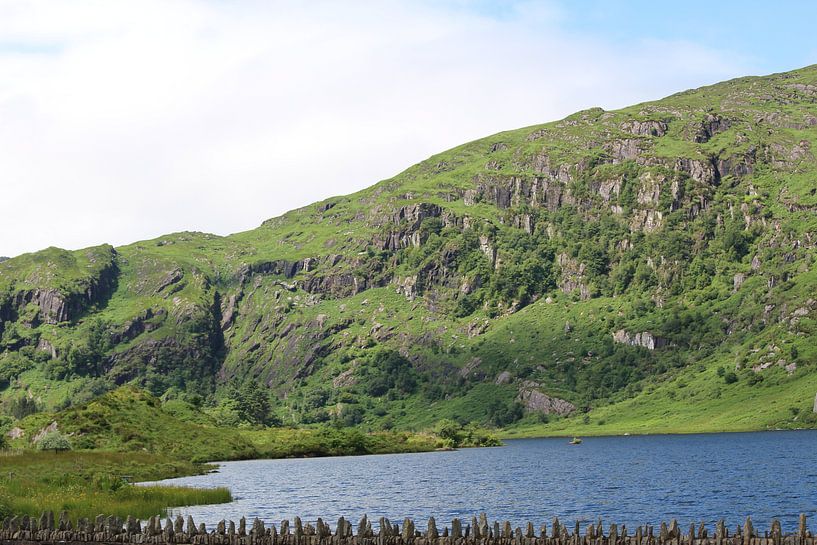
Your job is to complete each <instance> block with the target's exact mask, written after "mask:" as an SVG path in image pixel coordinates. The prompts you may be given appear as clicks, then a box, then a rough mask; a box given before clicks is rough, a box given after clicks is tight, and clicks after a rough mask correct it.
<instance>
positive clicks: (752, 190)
mask: <svg viewBox="0 0 817 545" xmlns="http://www.w3.org/2000/svg"><path fill="white" fill-rule="evenodd" d="M815 92H817V67H815V66H811V67H807V68H804V69H801V70H797V71H794V72H790V73H786V74H776V75H772V76H767V77H762V78H757V77H750V78H741V79H737V80H733V81H728V82H724V83H720V84H717V85H713V86H709V87H706V88H702V89H696V90H690V91H685V92H683V93H678V94H676V95H673V96H670V97H667V98H665V99H662V100H659V101H655V102H649V103H644V104H639V105H635V106H632V107H629V108H624V109H622V110H617V111H613V112H605V111H603V110H601V109H599V108H593V109H590V110H586V111H582V112H577V113H576V114H574V115H571V116H569V117H568V118H566V119H564V120H561V121H557V122H553V123H548V124H544V125H537V126H532V127H525V128H521V129H517V130H513V131H508V132H504V133H500V134H497V135H493V136H490V137H487V138H484V139H480V140H477V141H474V142H469V143H466V144H464V145H462V146H458V147H456V148H454V149H451V150H448V151H445V152H443V153H440V154H438V155H435V156H433V157H430V158H429V159H428V160H426V161H423V162H421V163H419V164H417V165H414V166H412V167H410V168H408V169H407V170H406V171H404V172H402V173H400V174H398V175H397V176H395V177H393V178H391V179H388V180H384V181H382V182H380V183H378V184H376V185H374V186H372V187H370V188H368V189H365V190H363V191H361V192H358V193H355V194H353V195H348V196H342V197H333V198H331V199H328V200H326V201H324V202H322V203H317V204H316V205H313V206H309V207H305V208H302V209H300V210H295V211H292V212H290V213H287V214H285V215H283V216H281V217H277V218H272V219H270V220H267V221H266V222H264V223H263V224H262V225H261V226H260V227H258V228H257V229H253V230H251V231H247V232H245V233H238V234H235V235H231V236H229V237H219V236H214V235H208V234H204V233H195V232H184V233H173V234H169V235H166V236H163V237H160V238H158V239H155V240H150V241H141V242H136V243H134V244H131V245H128V246H123V247H119V248H112V247H110V246H99V247H95V248H89V249H85V250H80V251H75V252H68V251H64V250H59V249H56V248H49V249H46V250H44V251H42V252H37V253H33V254H26V255H23V256H18V257H15V258H12V259H9V260H6V261H3V262H2V263H0V404H1V406H2V412H3V413H4V414H5V415H7V418H8V421H3V422H0V425H1V426H3V427H4V428H5V429H11V428H13V427H18V428H20V429H22V430H23V431H24V433H25V435H24V437H23V438H18V439H14V440H12V441H11V443H12V445H19V444H21V443H25V442H26V441H29V440H30V438H31V437H32V436H33V435H34V434H36V433H37V432H38V431H39V430H42V429H43V428H44V427H45V426H47V425H48V424H50V423H51V422H52V421H54V420H57V421H58V422H59V430H60V431H61V432H62V433H64V434H65V435H66V436H68V437H69V440H70V442H71V444H72V447H73V448H74V449H80V450H82V449H104V450H114V451H135V450H141V449H144V450H146V451H148V452H156V453H167V454H169V455H172V456H176V457H187V458H189V459H194V460H202V461H203V460H212V459H217V458H241V457H248V456H257V455H289V454H299V455H325V454H333V453H360V452H379V451H382V450H383V449H386V450H413V449H415V448H416V449H424V448H431V446H432V443H433V446H434V447H437V446H442V447H444V446H446V445H450V444H457V441H460V440H462V441H464V443H463V444H467V443H468V442H469V441H472V440H474V434H470V435H469V433H470V432H468V431H467V430H471V429H475V426H476V427H479V426H490V427H498V428H503V429H505V430H506V433H508V434H513V435H526V434H556V433H562V434H567V435H570V434H574V433H576V434H583V435H586V434H590V433H645V432H648V431H653V432H658V431H713V430H745V429H769V428H778V427H780V428H790V427H815V426H817V422H815V418H814V416H813V415H814V413H813V408H812V407H813V401H814V396H815V393H816V392H817V383H815V379H814V378H813V377H815V376H817V370H816V368H815V365H817V342H815V335H817V322H815V313H816V312H817V302H815V298H814V293H815V288H817V272H816V271H815V267H814V264H815V261H817V244H815V242H814V241H815V232H817V219H815V215H814V211H815V210H817V188H815V185H814V180H815V179H817V160H815V156H814V153H815V149H816V148H815V144H817V138H815V126H817V103H815V101H814V96H815ZM123 385H124V388H123ZM145 392H146V393H145ZM131 399H136V400H137V401H138V402H136V403H131ZM759 400H760V401H762V403H761V402H760V401H759ZM441 420H448V421H451V422H453V423H455V425H456V426H457V427H458V429H459V430H460V431H458V432H456V433H453V435H450V434H449V431H450V423H447V424H446V425H442V426H441V427H440V428H438V432H439V433H442V434H443V435H439V433H438V435H436V436H435V437H436V438H435V439H431V438H430V436H429V438H426V439H424V438H423V436H422V433H421V434H420V435H416V432H423V431H424V430H432V429H434V427H435V426H437V425H438V422H440V421H441ZM159 422H161V425H159V424H158V423H159ZM270 426H271V427H273V429H272V431H268V430H266V428H268V427H270ZM469 426H470V427H469ZM295 428H297V429H299V430H300V431H298V432H295V431H291V430H292V429H295ZM301 428H306V430H301ZM284 430H286V431H284ZM178 437H184V438H185V441H184V442H182V441H178V440H177V438H178ZM469 437H470V438H469ZM440 441H441V443H440V444H439V445H438V442H440ZM378 442H382V444H381V443H378ZM475 442H476V443H479V440H476V441H475ZM384 445H387V446H384Z"/></svg>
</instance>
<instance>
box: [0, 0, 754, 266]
mask: <svg viewBox="0 0 817 545" xmlns="http://www.w3.org/2000/svg"><path fill="white" fill-rule="evenodd" d="M472 7H473V6H472V5H471V4H470V3H469V2H451V3H448V4H432V3H418V2H411V1H409V0H405V1H392V2H385V1H384V2H375V3H367V2H342V3H341V2H325V3H311V2H310V3H307V2H294V1H293V2H280V1H279V2H266V1H260V0H259V1H257V2H222V1H215V0H211V1H193V0H187V1H184V0H179V1H157V0H134V1H121V2H114V1H109V0H77V1H76V2H61V1H59V0H53V1H51V0H35V1H33V2H32V1H30V0H10V1H9V0H0V169H2V170H1V171H0V199H2V201H0V202H1V203H2V207H1V208H0V255H4V254H5V255H16V254H18V253H21V252H24V251H31V250H36V249H39V248H42V247H45V246H49V245H57V246H62V247H67V248H78V247H83V246H88V245H92V244H97V243H101V242H111V243H114V244H123V243H127V242H132V241H134V240H138V239H144V238H151V237H155V236H158V235H160V234H163V233H167V232H171V231H177V230H185V229H193V230H202V231H210V232H215V233H219V234H227V233H230V232H235V231H239V230H245V229H249V228H252V227H254V226H256V225H258V224H259V223H260V222H261V221H262V220H264V219H266V218H268V217H271V216H274V215H278V214H280V213H282V212H284V211H286V210H289V209H292V208H295V207H297V206H302V205H305V204H308V203H310V202H313V201H315V200H319V199H322V198H325V197H328V196H330V195H335V194H341V193H348V192H351V191H355V190H357V189H361V188H363V187H366V186H368V185H371V184H372V183H374V182H376V181H378V180H380V179H383V178H386V177H389V176H391V175H394V174H396V173H397V172H399V171H401V170H403V169H404V168H406V167H408V166H410V165H411V164H412V163H414V162H417V161H419V160H422V159H424V158H425V157H427V156H429V155H431V154H433V153H436V152H439V151H442V150H444V149H446V148H449V147H452V146H455V145H457V144H460V143H462V142H465V141H468V140H472V139H474V138H478V137H481V136H486V135H488V134H491V133H494V132H498V131H500V130H506V129H512V128H516V127H519V126H525V125H531V124H535V123H540V122H545V121H549V120H552V119H556V118H559V117H562V116H564V115H567V114H569V113H571V112H572V111H575V110H578V109H582V108H587V107H590V106H595V105H600V106H602V107H606V108H612V107H620V106H624V105H626V104H629V103H634V102H640V101H643V100H648V99H653V98H658V97H660V96H663V95H666V94H669V93H672V92H675V91H678V90H682V89H685V88H688V87H692V86H697V85H701V84H706V83H713V82H715V81H717V80H720V79H723V78H725V77H731V76H737V75H741V74H742V73H744V72H746V71H747V70H748V69H750V68H751V67H750V66H748V65H747V63H746V62H736V61H735V60H734V59H732V58H730V53H729V52H728V51H717V50H711V49H707V48H704V47H702V46H699V45H696V44H692V43H678V42H665V41H661V40H660V39H658V38H657V37H654V36H649V35H645V36H644V39H643V40H638V41H631V42H628V43H627V44H624V43H613V42H607V41H604V40H603V39H601V38H598V37H592V36H581V35H571V34H569V33H566V32H564V31H563V30H561V27H562V22H563V18H564V17H565V14H564V13H561V12H560V11H559V10H557V9H553V7H552V6H550V5H548V4H546V3H529V4H519V5H517V7H516V9H515V10H511V11H510V12H508V13H504V14H503V15H502V16H501V17H492V16H490V14H487V13H486V12H485V11H484V10H483V11H477V10H475V9H472Z"/></svg>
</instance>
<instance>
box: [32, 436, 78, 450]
mask: <svg viewBox="0 0 817 545" xmlns="http://www.w3.org/2000/svg"><path fill="white" fill-rule="evenodd" d="M37 448H38V449H39V450H53V451H54V452H60V451H65V450H71V442H70V441H69V440H68V438H67V437H66V436H64V435H63V434H61V433H60V432H58V431H50V432H48V433H46V434H45V435H43V436H42V437H41V438H40V440H39V441H37Z"/></svg>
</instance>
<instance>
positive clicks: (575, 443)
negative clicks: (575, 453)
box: [568, 437, 582, 445]
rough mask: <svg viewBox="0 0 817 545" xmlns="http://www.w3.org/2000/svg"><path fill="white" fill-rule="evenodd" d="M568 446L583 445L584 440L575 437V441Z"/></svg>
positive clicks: (572, 440)
mask: <svg viewBox="0 0 817 545" xmlns="http://www.w3.org/2000/svg"><path fill="white" fill-rule="evenodd" d="M568 444H569V445H581V444H582V440H581V438H580V437H574V438H573V439H571V440H570V443H568Z"/></svg>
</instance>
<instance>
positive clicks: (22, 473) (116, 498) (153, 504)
mask: <svg viewBox="0 0 817 545" xmlns="http://www.w3.org/2000/svg"><path fill="white" fill-rule="evenodd" d="M0 465H2V468H3V471H2V472H0V517H5V516H8V515H10V514H12V513H14V514H27V515H29V516H39V515H40V513H42V512H43V511H46V510H51V511H54V512H57V513H59V512H60V511H63V510H65V511H68V513H69V514H70V516H71V517H73V518H78V517H87V518H91V519H93V518H94V517H95V516H96V515H98V514H100V513H106V514H111V515H118V516H120V517H123V518H124V517H127V516H128V515H133V516H136V517H141V518H148V517H151V516H153V515H162V514H164V513H165V511H166V509H167V508H168V507H172V506H181V505H195V504H201V503H224V502H228V501H231V500H232V497H231V495H230V492H229V490H226V489H223V488H221V489H210V490H198V489H191V488H183V487H159V486H145V487H142V486H133V485H130V484H128V483H129V482H131V481H143V480H153V479H164V478H170V477H176V476H181V475H188V474H195V473H200V472H202V471H203V470H204V469H206V468H205V467H204V466H200V465H195V464H191V463H189V462H183V461H181V460H174V459H170V458H167V457H164V456H157V455H153V454H144V453H127V454H125V453H103V452H58V453H54V452H25V453H21V454H0Z"/></svg>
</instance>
